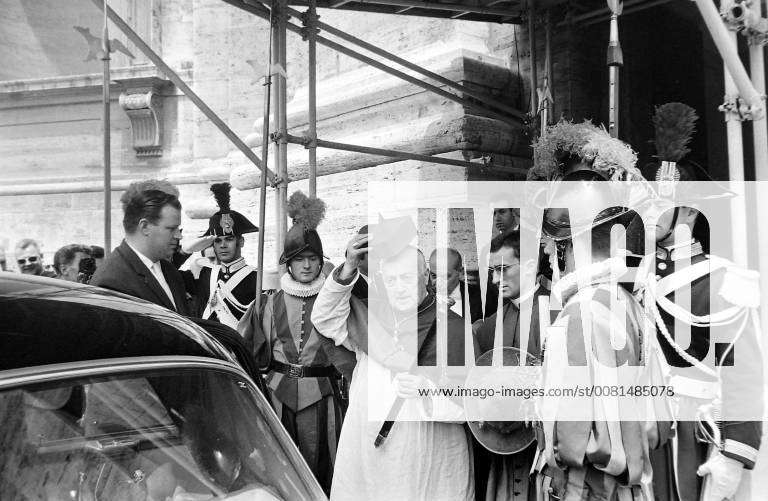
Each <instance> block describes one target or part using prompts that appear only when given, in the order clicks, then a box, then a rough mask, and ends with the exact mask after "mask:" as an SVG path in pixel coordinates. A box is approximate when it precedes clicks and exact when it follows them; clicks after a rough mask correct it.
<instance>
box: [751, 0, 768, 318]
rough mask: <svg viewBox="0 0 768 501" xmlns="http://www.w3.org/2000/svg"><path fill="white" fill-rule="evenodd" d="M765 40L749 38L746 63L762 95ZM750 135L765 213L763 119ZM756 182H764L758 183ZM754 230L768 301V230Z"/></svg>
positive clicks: (767, 308) (756, 6)
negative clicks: (747, 61)
mask: <svg viewBox="0 0 768 501" xmlns="http://www.w3.org/2000/svg"><path fill="white" fill-rule="evenodd" d="M762 3H763V2H762V0H760V1H755V2H754V3H753V4H752V11H753V12H754V13H755V15H756V16H757V17H758V18H761V17H762V16H763V9H762ZM763 43H764V37H763V36H758V35H752V36H750V37H749V63H750V75H751V77H752V84H753V85H754V86H755V90H756V91H757V92H758V93H759V94H761V95H765V47H764V45H763ZM752 134H753V143H754V151H755V179H756V180H757V181H758V183H757V190H756V195H757V196H756V197H755V199H756V203H757V214H768V199H767V198H766V197H763V196H761V195H762V189H761V187H762V186H763V185H765V186H768V123H767V122H766V118H765V116H762V117H760V118H758V119H757V120H753V121H752ZM759 181H764V182H763V183H760V182H759ZM755 227H756V228H757V238H758V242H757V249H758V252H757V258H758V267H759V271H760V277H761V279H760V293H761V296H760V297H762V298H768V254H767V253H766V249H768V227H766V225H764V224H757V225H755ZM760 325H762V326H763V327H765V326H768V305H766V304H765V301H763V305H762V306H761V308H760Z"/></svg>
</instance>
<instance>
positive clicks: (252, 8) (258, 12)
mask: <svg viewBox="0 0 768 501" xmlns="http://www.w3.org/2000/svg"><path fill="white" fill-rule="evenodd" d="M223 1H224V2H226V3H228V4H230V5H232V6H234V7H237V8H239V9H242V10H245V11H246V12H250V13H251V14H253V15H255V16H258V17H261V18H262V19H269V12H270V9H268V8H267V7H265V6H264V5H262V4H261V3H260V2H257V1H255V0H248V2H247V3H245V4H244V3H241V2H239V1H238V0H223ZM286 28H287V29H288V30H289V31H292V32H294V33H297V34H299V35H301V33H302V28H301V27H300V26H297V25H295V24H292V23H287V24H286ZM316 39H317V43H319V44H321V45H324V46H326V47H328V48H330V49H333V50H335V51H336V52H339V53H341V54H344V55H345V56H349V57H351V58H354V59H357V60H358V61H360V62H362V63H365V64H367V65H369V66H372V67H374V68H376V69H379V70H381V71H383V72H385V73H389V74H390V75H392V76H395V77H397V78H400V79H401V80H404V81H406V82H408V83H411V84H413V85H416V86H418V87H421V88H422V89H425V90H428V91H430V92H433V93H435V94H437V95H439V96H442V97H444V98H446V99H449V100H451V101H454V102H456V103H459V104H461V105H462V106H465V107H467V108H468V109H469V110H470V111H471V112H477V111H480V112H481V113H484V114H485V115H487V116H489V117H491V118H495V119H497V120H501V121H503V122H506V123H509V124H511V125H519V121H520V120H521V119H522V118H524V114H522V113H521V112H519V111H516V112H515V113H516V114H515V115H514V116H508V115H503V114H501V113H498V112H495V111H493V110H491V109H490V108H489V107H488V106H484V105H483V104H480V103H476V102H472V101H470V100H468V99H465V98H462V97H460V96H457V95H456V94H453V93H451V92H447V91H445V90H443V89H441V88H440V87H437V86H436V85H432V84H429V83H426V82H423V81H422V80H419V79H418V78H416V77H413V76H411V75H408V74H407V73H404V72H402V71H399V70H396V69H394V68H392V67H390V66H387V65H386V64H384V63H382V62H380V61H377V60H375V59H372V58H370V57H368V56H366V55H364V54H361V53H359V52H357V51H355V50H353V49H350V48H349V47H346V46H344V45H341V44H339V43H337V42H334V41H332V40H329V39H327V38H325V37H323V36H320V35H318V36H317V37H316Z"/></svg>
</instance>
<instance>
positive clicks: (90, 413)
mask: <svg viewBox="0 0 768 501" xmlns="http://www.w3.org/2000/svg"><path fill="white" fill-rule="evenodd" d="M257 398H261V397H260V396H259V395H257V394H256V392H255V391H253V390H252V387H251V385H250V384H249V383H247V382H246V381H245V380H241V379H239V378H238V377H237V376H236V375H234V374H229V373H226V372H223V371H217V370H204V369H173V370H169V369H167V370H165V371H153V372H136V373H132V374H121V375H119V376H106V377H105V376H100V377H98V378H86V379H70V380H64V381H58V382H55V383H45V384H39V383H38V384H35V385H31V386H25V387H22V388H15V389H12V390H6V391H3V392H0V422H2V423H3V426H2V427H1V430H0V450H2V451H3V452H2V454H0V499H55V500H64V499H67V500H94V501H95V500H112V499H120V500H123V499H126V500H134V499H135V500H141V501H144V500H158V501H166V500H172V501H182V500H184V501H191V500H206V499H254V500H275V499H291V500H293V499H314V498H316V497H317V492H320V494H321V495H322V491H319V487H317V486H316V485H314V484H313V483H312V482H313V481H311V477H310V476H311V473H309V470H308V469H307V467H306V465H305V464H303V463H301V462H299V461H297V460H296V459H295V458H297V457H298V456H296V455H295V454H291V453H290V452H289V450H288V448H287V447H292V445H291V444H289V443H288V440H286V438H285V437H287V435H285V436H284V434H277V433H276V429H277V427H276V426H275V427H274V428H273V426H274V425H272V426H271V425H270V423H269V420H268V416H267V415H266V413H267V412H270V411H269V410H268V407H266V404H264V405H262V404H261V403H260V402H257ZM262 400H263V399H262ZM272 419H273V420H274V418H273V417H272ZM304 470H306V471H304ZM307 479H310V480H307Z"/></svg>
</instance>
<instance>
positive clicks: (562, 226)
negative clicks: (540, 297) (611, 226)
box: [528, 120, 644, 241]
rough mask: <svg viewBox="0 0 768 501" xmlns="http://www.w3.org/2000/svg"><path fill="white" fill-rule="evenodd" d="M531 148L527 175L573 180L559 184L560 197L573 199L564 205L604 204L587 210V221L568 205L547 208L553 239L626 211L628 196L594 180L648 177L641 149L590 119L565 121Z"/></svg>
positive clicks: (569, 235) (567, 236)
mask: <svg viewBox="0 0 768 501" xmlns="http://www.w3.org/2000/svg"><path fill="white" fill-rule="evenodd" d="M533 148H534V167H533V168H532V169H531V172H529V176H528V179H529V180H549V181H571V182H573V183H571V184H568V185H562V186H560V185H559V184H558V185H556V186H557V188H556V190H557V193H558V195H559V197H558V198H559V199H560V201H561V202H563V201H565V202H569V201H570V203H566V204H562V205H566V206H568V207H575V206H579V207H584V206H585V205H591V206H593V207H594V208H595V209H596V210H597V209H598V208H604V209H603V210H601V211H599V212H598V213H597V217H592V216H591V215H589V214H588V216H589V218H588V219H585V220H583V221H577V220H575V219H574V218H572V217H571V216H570V214H569V211H568V210H567V209H557V208H548V209H546V210H545V213H544V221H543V232H544V234H545V235H546V236H548V237H549V238H552V239H553V240H555V241H561V240H567V239H570V238H572V237H573V236H574V235H575V234H578V233H582V232H584V231H587V230H589V229H591V228H593V227H595V226H598V225H600V224H603V223H605V222H607V221H610V220H612V219H615V218H617V217H620V216H622V215H624V214H626V213H627V212H628V209H627V208H626V207H624V205H626V204H627V202H626V200H622V199H621V198H622V197H620V196H611V195H610V194H607V193H606V191H605V190H600V189H598V187H597V186H595V184H594V183H595V182H600V181H608V180H610V181H644V178H643V176H642V174H641V173H640V171H639V170H638V169H637V167H635V163H636V162H637V154H636V153H635V152H634V151H633V150H632V148H631V147H630V146H629V145H628V144H626V143H624V142H623V141H620V140H619V139H616V138H613V137H611V136H610V134H608V132H606V131H605V129H602V128H599V127H596V126H595V125H593V124H592V123H591V122H589V121H585V122H582V123H578V124H576V123H573V122H570V121H566V120H561V121H560V122H558V123H557V124H555V125H553V126H551V127H549V128H548V129H547V130H546V131H545V133H544V134H542V136H541V137H540V138H539V139H538V140H537V141H536V143H535V144H534V145H533ZM617 195H618V194H617ZM633 196H637V195H635V194H633ZM547 205H549V204H547Z"/></svg>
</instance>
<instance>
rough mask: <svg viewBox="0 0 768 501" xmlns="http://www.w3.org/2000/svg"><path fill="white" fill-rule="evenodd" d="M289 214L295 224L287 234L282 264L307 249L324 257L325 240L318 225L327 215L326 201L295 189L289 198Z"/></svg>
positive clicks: (281, 259)
mask: <svg viewBox="0 0 768 501" xmlns="http://www.w3.org/2000/svg"><path fill="white" fill-rule="evenodd" d="M288 216H289V217H290V218H291V219H292V220H293V226H292V227H291V229H290V230H288V234H287V235H286V236H285V242H284V243H283V254H282V255H281V256H280V264H286V263H288V262H289V261H290V260H291V259H293V258H295V257H296V256H298V255H299V254H301V253H302V252H304V251H306V250H310V251H312V252H314V253H315V254H317V255H318V256H319V257H320V258H321V259H322V258H324V257H325V256H324V254H323V242H322V240H320V235H319V234H318V233H317V226H318V225H319V224H320V221H322V220H323V218H324V217H325V202H323V201H322V200H320V199H319V198H317V197H312V198H310V197H308V196H307V195H305V194H304V193H302V192H301V191H295V192H293V194H292V195H291V196H290V198H289V199H288Z"/></svg>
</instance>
